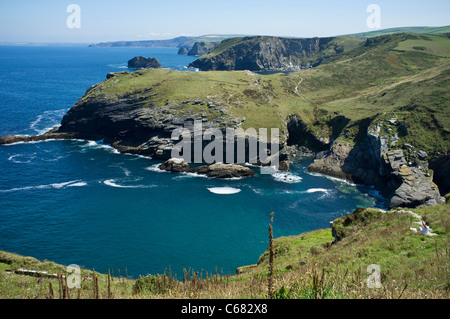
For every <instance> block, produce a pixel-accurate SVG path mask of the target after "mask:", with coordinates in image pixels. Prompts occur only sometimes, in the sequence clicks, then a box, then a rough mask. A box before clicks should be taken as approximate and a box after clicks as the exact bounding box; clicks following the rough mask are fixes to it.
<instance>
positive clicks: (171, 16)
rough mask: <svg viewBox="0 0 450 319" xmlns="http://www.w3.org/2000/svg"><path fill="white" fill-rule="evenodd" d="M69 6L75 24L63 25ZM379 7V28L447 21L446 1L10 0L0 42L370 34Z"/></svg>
mask: <svg viewBox="0 0 450 319" xmlns="http://www.w3.org/2000/svg"><path fill="white" fill-rule="evenodd" d="M69 4H77V5H79V7H80V8H81V15H80V18H81V20H80V22H81V28H72V29H70V28H68V27H67V25H66V20H67V17H68V16H69V15H70V13H67V12H66V8H67V6H68V5H69ZM370 4H377V5H378V6H379V7H380V8H381V28H383V29H384V28H391V27H399V26H443V25H450V14H449V13H450V1H449V0H427V1H424V0H422V1H417V0H409V1H405V0H395V1H392V0H391V1H385V0H369V1H365V0H342V1H325V0H315V1H311V0H308V1H302V0H270V1H265V0H222V1H215V0H209V1H207V0H182V1H179V0H165V1H153V0H150V1H148V0H147V1H144V0H127V1H118V0H108V1H107V0H69V1H64V0H38V1H36V0H16V1H3V0H2V1H1V3H0V42H88V43H91V42H103V41H118V40H147V39H167V38H174V37H177V36H180V35H187V36H197V35H204V34H248V35H256V34H258V35H277V36H293V37H313V36H319V37H320V36H333V35H341V34H349V33H357V32H364V31H371V29H369V28H368V26H367V24H366V20H367V18H368V16H369V15H370V14H369V13H367V12H366V9H367V6H368V5H370Z"/></svg>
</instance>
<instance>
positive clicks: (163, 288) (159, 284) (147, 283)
mask: <svg viewBox="0 0 450 319" xmlns="http://www.w3.org/2000/svg"><path fill="white" fill-rule="evenodd" d="M166 281H167V278H166V277H165V276H160V275H157V276H153V275H147V276H145V277H142V276H140V277H139V278H138V279H137V280H136V282H135V283H134V285H133V290H134V291H135V292H136V293H144V292H149V293H151V294H164V293H166V292H167V291H168V290H169V289H168V287H167V285H166Z"/></svg>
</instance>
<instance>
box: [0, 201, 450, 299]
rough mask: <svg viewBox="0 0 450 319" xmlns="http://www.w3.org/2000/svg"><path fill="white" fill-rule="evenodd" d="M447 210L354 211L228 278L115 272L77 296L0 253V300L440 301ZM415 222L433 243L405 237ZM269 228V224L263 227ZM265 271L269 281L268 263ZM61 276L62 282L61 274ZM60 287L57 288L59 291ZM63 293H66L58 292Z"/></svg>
mask: <svg viewBox="0 0 450 319" xmlns="http://www.w3.org/2000/svg"><path fill="white" fill-rule="evenodd" d="M449 208H450V206H449V204H448V203H447V204H441V205H438V206H434V207H423V208H422V207H421V208H417V209H413V210H411V211H404V210H402V209H396V210H393V211H388V212H384V211H380V210H377V209H373V208H367V209H357V210H356V211H355V212H354V213H353V214H351V215H347V216H344V217H341V218H339V219H337V220H336V221H334V223H333V224H334V227H333V229H339V239H340V240H339V241H337V242H335V240H334V237H333V236H332V231H331V230H330V229H323V230H317V231H312V232H309V233H304V234H300V235H297V236H290V237H281V238H277V239H274V240H273V247H272V249H270V248H269V249H268V250H267V251H266V252H264V253H263V254H262V255H261V257H260V259H259V261H258V264H256V265H252V266H247V267H241V268H239V269H238V273H239V274H236V275H234V276H223V275H221V274H218V273H217V272H215V273H207V272H205V273H203V272H200V273H198V272H193V271H190V270H188V271H185V273H184V277H183V278H179V279H177V278H174V277H173V276H172V274H171V272H170V269H169V270H168V273H164V274H160V275H147V276H143V277H140V278H138V279H129V278H126V275H125V276H124V275H123V273H122V276H120V274H119V273H118V272H117V271H116V273H115V274H113V272H112V271H111V272H110V273H109V274H107V275H106V274H98V273H95V272H93V271H90V270H86V269H82V271H81V278H82V282H81V288H80V289H76V288H74V289H64V287H66V286H67V284H66V283H64V280H61V279H58V278H45V277H42V276H40V275H37V276H36V277H33V276H26V275H21V274H17V273H15V270H17V269H19V268H27V269H34V270H46V271H48V272H49V273H52V272H59V273H60V274H65V273H64V271H65V267H63V266H61V265H57V264H54V263H51V262H48V261H45V262H39V261H38V260H36V259H34V258H30V257H21V256H18V255H14V254H10V253H6V252H1V253H0V261H1V262H0V298H2V299H7V298H8V299H9V298H22V299H26V298H51V296H53V298H63V297H65V298H82V299H85V298H86V299H95V298H102V299H106V298H112V299H114V298H119V299H120V298H123V299H128V298H213V299H217V298H232V299H241V298H257V299H260V298H261V299H263V298H269V293H270V292H269V288H268V287H269V286H268V282H269V278H270V280H271V286H270V287H271V289H273V290H272V291H273V293H272V297H273V298H278V299H285V298H289V299H291V298H302V299H304V298H306V299H309V298H327V299H328V298H332V299H348V298H349V299H353V298H388V299H390V298H402V299H404V298H413V299H416V298H443V299H448V297H449V290H450V280H449V277H448V271H449V269H448V266H449V258H450V251H449V247H448V241H449V227H450V223H449V219H448V212H449ZM414 214H417V215H419V216H421V217H422V218H423V219H424V220H425V221H427V222H429V224H430V226H431V229H432V232H433V233H435V234H436V235H435V236H425V235H422V234H420V233H417V232H414V231H412V230H410V227H413V228H415V227H417V226H418V224H417V223H418V222H419V219H418V218H416V217H415V215H414ZM270 225H272V224H270ZM272 250H273V266H272V267H273V270H272V272H273V273H272V274H271V276H270V268H271V262H270V259H271V258H270V256H271V251H272ZM369 265H378V266H379V269H380V275H381V277H380V282H381V288H369V287H368V285H367V280H368V278H369V276H370V273H368V271H367V267H368V266H369ZM65 275H67V274H65ZM61 287H62V288H61ZM64 291H66V292H64Z"/></svg>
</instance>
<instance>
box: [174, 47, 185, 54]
mask: <svg viewBox="0 0 450 319" xmlns="http://www.w3.org/2000/svg"><path fill="white" fill-rule="evenodd" d="M187 53H188V51H186V48H185V47H181V48H180V49H179V50H178V53H177V54H180V55H184V54H187Z"/></svg>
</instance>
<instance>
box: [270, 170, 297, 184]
mask: <svg viewBox="0 0 450 319" xmlns="http://www.w3.org/2000/svg"><path fill="white" fill-rule="evenodd" d="M272 176H273V178H274V179H275V180H276V181H278V182H283V183H289V184H293V183H300V182H301V181H302V178H301V177H300V176H297V175H294V174H292V173H285V172H277V173H275V174H272Z"/></svg>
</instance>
